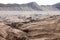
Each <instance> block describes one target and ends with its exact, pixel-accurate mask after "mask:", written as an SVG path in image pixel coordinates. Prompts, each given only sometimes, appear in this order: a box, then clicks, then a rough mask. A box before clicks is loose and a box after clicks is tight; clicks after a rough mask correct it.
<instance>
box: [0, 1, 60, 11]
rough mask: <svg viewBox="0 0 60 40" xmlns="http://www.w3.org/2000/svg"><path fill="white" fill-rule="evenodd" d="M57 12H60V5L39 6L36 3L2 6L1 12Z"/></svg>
mask: <svg viewBox="0 0 60 40" xmlns="http://www.w3.org/2000/svg"><path fill="white" fill-rule="evenodd" d="M1 10H4V11H57V10H60V3H57V4H54V5H38V4H37V3H36V2H30V3H26V4H1V3H0V11H1Z"/></svg>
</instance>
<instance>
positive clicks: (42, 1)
mask: <svg viewBox="0 0 60 40" xmlns="http://www.w3.org/2000/svg"><path fill="white" fill-rule="evenodd" d="M29 2H36V3H38V4H39V5H52V4H55V3H58V2H60V0H0V3H5V4H7V3H18V4H23V3H29Z"/></svg>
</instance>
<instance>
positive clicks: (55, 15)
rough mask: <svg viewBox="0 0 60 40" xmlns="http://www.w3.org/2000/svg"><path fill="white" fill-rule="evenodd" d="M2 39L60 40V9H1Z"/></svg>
mask: <svg viewBox="0 0 60 40" xmlns="http://www.w3.org/2000/svg"><path fill="white" fill-rule="evenodd" d="M0 40H60V11H0Z"/></svg>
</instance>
